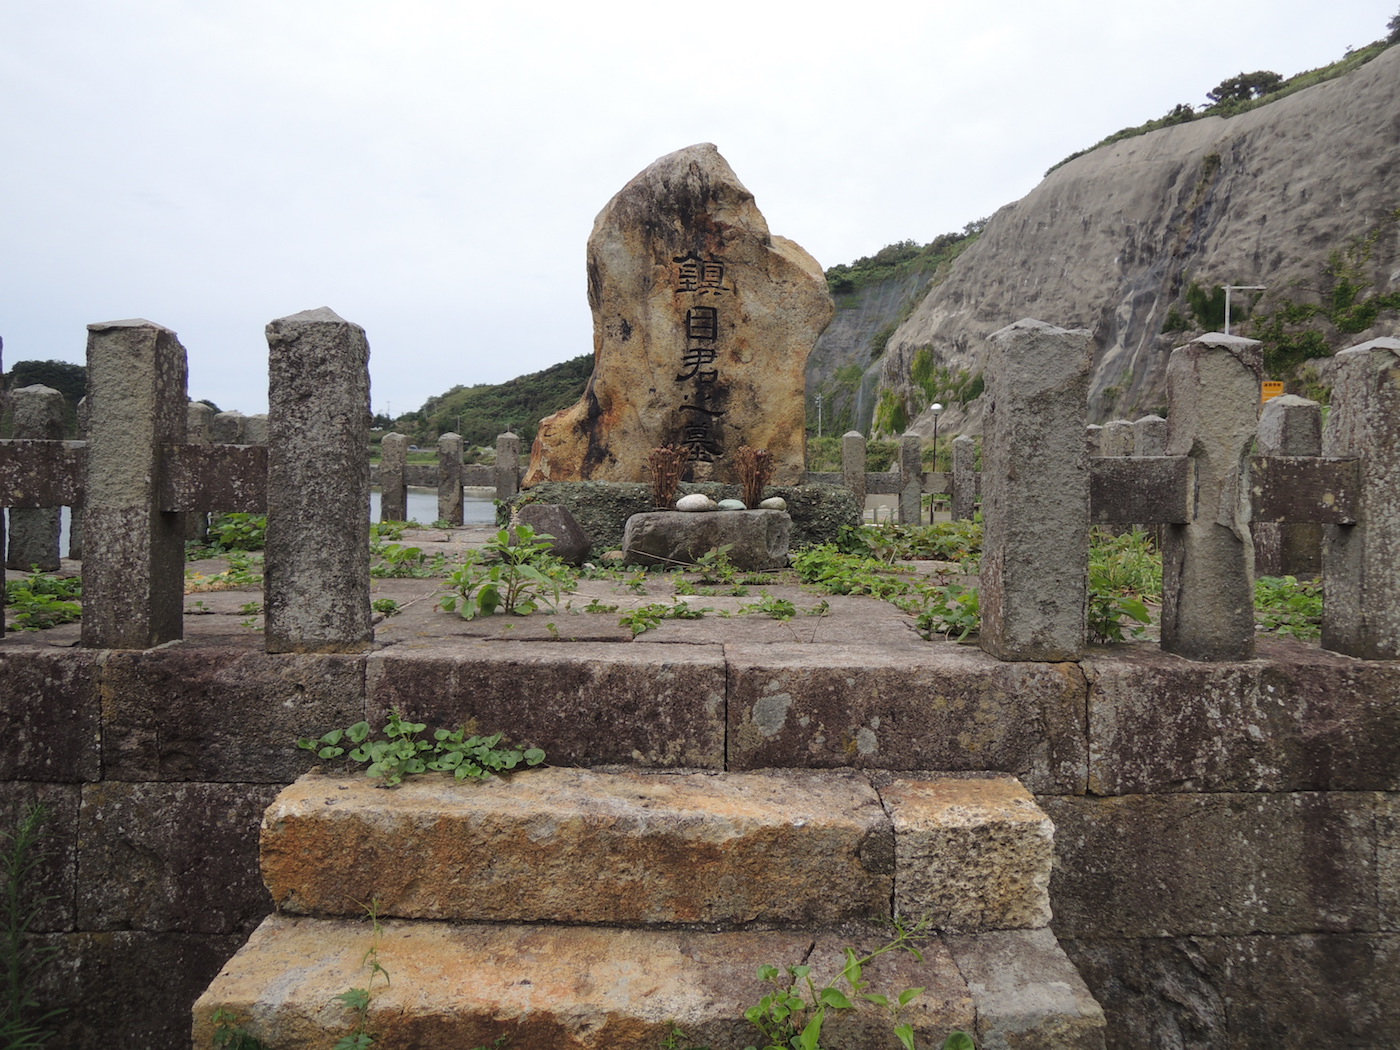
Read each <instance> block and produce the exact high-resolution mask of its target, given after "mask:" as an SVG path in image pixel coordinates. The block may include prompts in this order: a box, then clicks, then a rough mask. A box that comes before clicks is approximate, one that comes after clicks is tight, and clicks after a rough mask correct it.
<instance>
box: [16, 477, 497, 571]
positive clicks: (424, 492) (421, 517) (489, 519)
mask: <svg viewBox="0 0 1400 1050" xmlns="http://www.w3.org/2000/svg"><path fill="white" fill-rule="evenodd" d="M4 513H5V526H6V529H5V535H6V536H8V535H9V516H10V512H9V511H8V510H7V511H5V512H4ZM408 516H409V518H411V519H412V520H413V521H421V522H422V523H423V524H424V525H427V524H429V523H430V522H434V521H436V520H437V516H438V515H437V490H436V489H409V490H408ZM68 519H69V514H68V508H67V507H64V508H63V513H62V517H61V524H60V529H59V536H58V549H59V552H60V553H61V554H62V555H63V556H64V557H65V558H66V557H68ZM369 520H370V521H378V520H379V490H378V489H377V488H376V489H371V490H370V494H369ZM462 520H463V523H464V524H466V525H494V524H495V523H496V504H495V502H494V501H493V500H489V499H482V498H481V497H478V496H463V497H462Z"/></svg>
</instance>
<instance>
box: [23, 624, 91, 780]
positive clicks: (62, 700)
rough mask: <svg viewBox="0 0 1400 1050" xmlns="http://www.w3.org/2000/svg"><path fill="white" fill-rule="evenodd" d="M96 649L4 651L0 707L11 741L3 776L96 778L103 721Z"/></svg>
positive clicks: (42, 778)
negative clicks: (92, 650)
mask: <svg viewBox="0 0 1400 1050" xmlns="http://www.w3.org/2000/svg"><path fill="white" fill-rule="evenodd" d="M97 665H98V658H97V654H95V653H87V652H55V651H53V650H43V649H18V648H7V649H5V650H4V651H0V711H4V712H5V720H6V725H8V726H9V731H8V733H7V738H8V739H7V746H6V747H5V748H3V749H0V780H50V781H69V782H72V781H81V780H96V779H97V778H98V777H99V776H100V775H101V768H102V767H101V754H100V733H101V721H100V713H99V704H98V698H97V693H96V690H95V689H94V686H93V678H94V675H95V673H96V670H95V669H96V667H97Z"/></svg>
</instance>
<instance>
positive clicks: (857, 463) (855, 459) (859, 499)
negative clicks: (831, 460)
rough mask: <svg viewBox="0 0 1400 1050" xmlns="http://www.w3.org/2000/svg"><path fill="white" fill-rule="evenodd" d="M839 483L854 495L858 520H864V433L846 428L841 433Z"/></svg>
mask: <svg viewBox="0 0 1400 1050" xmlns="http://www.w3.org/2000/svg"><path fill="white" fill-rule="evenodd" d="M841 484H843V485H844V486H845V487H846V488H848V489H850V490H851V495H853V496H854V497H855V500H856V507H857V509H858V510H859V512H860V520H861V521H864V520H865V435H864V434H862V433H861V432H860V431H858V430H848V431H847V432H846V433H845V434H843V435H841Z"/></svg>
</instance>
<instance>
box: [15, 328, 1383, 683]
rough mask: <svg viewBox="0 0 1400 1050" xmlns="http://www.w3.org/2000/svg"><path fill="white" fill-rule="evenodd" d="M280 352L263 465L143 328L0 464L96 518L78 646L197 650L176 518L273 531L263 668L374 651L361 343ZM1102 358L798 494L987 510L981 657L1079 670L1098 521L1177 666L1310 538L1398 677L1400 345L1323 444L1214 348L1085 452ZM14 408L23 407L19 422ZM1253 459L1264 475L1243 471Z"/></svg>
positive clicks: (1364, 357) (94, 331) (179, 353)
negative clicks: (54, 420) (1146, 595)
mask: <svg viewBox="0 0 1400 1050" xmlns="http://www.w3.org/2000/svg"><path fill="white" fill-rule="evenodd" d="M267 336H268V344H269V353H270V364H269V377H270V379H269V385H270V395H269V402H270V412H269V415H268V417H267V421H266V436H267V441H268V444H267V445H237V444H227V443H215V442H211V441H206V440H205V434H204V432H203V430H202V428H201V427H200V426H198V425H192V423H195V419H194V416H195V413H194V412H192V411H191V410H190V408H189V406H188V401H187V395H186V363H185V352H184V348H183V347H181V345H180V343H179V342H178V340H177V339H176V338H175V335H174V333H173V332H170V331H169V330H168V329H165V328H162V327H161V326H159V325H155V324H152V323H150V322H148V321H120V322H111V323H107V324H96V325H91V326H89V336H88V383H89V388H88V389H89V399H88V400H89V405H88V411H87V416H88V422H87V426H88V434H89V441H88V442H71V441H61V440H56V439H54V438H52V437H47V436H39V437H20V438H16V439H14V440H10V441H5V442H0V505H3V506H6V507H9V508H12V509H13V510H14V511H15V526H14V527H15V530H16V532H17V533H20V532H22V531H24V530H26V529H28V528H29V523H28V521H27V519H26V518H25V516H24V515H25V514H26V513H27V512H31V511H38V510H41V509H46V508H53V507H58V506H72V507H81V534H82V545H83V556H84V573H83V575H84V592H85V593H84V609H85V614H84V617H83V625H82V644H83V646H84V647H89V648H117V649H141V648H149V647H153V646H157V645H161V644H163V643H165V642H169V641H172V640H174V639H177V638H180V637H181V636H182V630H183V625H182V615H181V608H182V594H183V583H184V561H183V548H184V540H185V537H186V523H185V520H184V515H185V514H187V513H189V512H203V511H208V510H213V509H218V510H224V511H228V510H245V511H263V510H266V511H267V513H268V531H267V537H268V538H267V554H266V569H265V572H266V578H265V588H266V610H267V611H266V623H267V627H266V631H265V645H266V648H267V650H268V651H269V652H297V651H305V652H353V651H361V650H364V649H366V648H368V646H369V645H370V643H371V641H372V630H371V626H370V619H371V617H370V610H369V582H370V581H369V556H368V551H367V545H366V544H365V541H364V530H363V527H362V523H363V522H365V521H366V520H367V518H368V502H369V484H370V473H369V465H368V462H367V459H366V456H365V454H364V450H365V448H366V447H367V445H368V419H369V410H368V382H369V381H368V349H367V344H366V342H365V337H364V332H363V331H362V330H361V329H360V328H359V327H358V326H356V325H353V324H350V323H348V322H346V321H344V320H342V319H341V318H339V317H337V316H336V315H335V314H334V313H332V312H330V311H328V310H319V311H310V312H307V313H303V314H297V315H295V316H292V317H287V318H282V319H281V320H278V321H274V322H272V323H271V324H270V325H268V328H267ZM1089 358H1090V348H1089V341H1088V336H1087V335H1085V334H1084V333H1082V332H1066V331H1063V330H1061V329H1056V328H1052V327H1051V326H1048V325H1044V324H1041V323H1040V322H1034V321H1023V322H1018V323H1017V324H1015V325H1012V326H1010V327H1008V328H1006V329H1003V330H1002V331H1001V332H999V333H997V334H996V336H994V337H993V339H992V348H991V355H990V359H989V364H988V368H987V374H988V376H989V377H991V378H990V380H989V384H988V388H987V404H988V408H987V412H986V416H985V420H986V422H985V433H984V437H983V473H982V474H981V475H978V474H976V473H975V472H974V471H973V469H972V466H973V446H972V443H971V441H970V440H968V439H965V438H960V439H958V440H957V441H955V442H954V443H953V444H954V469H953V471H951V472H948V473H937V472H924V471H921V470H920V460H919V451H920V450H919V442H918V439H917V437H915V436H913V435H906V436H905V437H904V438H903V439H902V440H901V445H900V468H899V469H898V470H896V471H890V472H888V473H883V474H882V473H867V472H866V471H865V470H864V443H863V439H861V438H860V436H859V435H857V434H848V435H847V436H846V439H845V442H844V446H843V451H844V460H845V467H846V469H845V470H843V472H842V473H841V474H840V475H834V474H833V475H825V474H809V475H808V479H809V481H818V482H830V481H835V480H840V481H841V482H842V483H844V484H845V485H846V487H848V488H850V489H852V490H853V491H856V492H857V494H858V495H861V496H862V497H863V495H864V494H865V493H868V492H872V491H873V492H894V493H897V494H898V495H899V502H900V507H901V511H902V513H901V517H902V518H903V520H906V521H915V520H918V517H917V515H918V508H919V503H920V496H921V494H922V493H925V492H932V493H944V492H946V493H950V494H951V496H952V503H953V509H954V515H955V516H957V517H968V516H970V515H971V513H972V508H973V505H974V499H975V497H976V495H977V494H978V493H979V490H980V495H981V499H982V506H983V511H984V517H985V551H984V555H983V561H982V580H981V591H982V595H981V604H982V615H983V628H982V635H981V637H982V642H981V644H982V647H983V648H984V649H985V650H986V651H987V652H989V653H991V654H993V655H994V656H997V657H998V658H1000V659H1003V660H1070V659H1075V658H1076V657H1077V656H1078V655H1079V653H1080V652H1081V650H1082V649H1083V647H1084V644H1085V607H1086V602H1087V536H1088V532H1089V528H1090V525H1091V524H1096V523H1098V524H1118V523H1121V524H1133V525H1140V526H1149V527H1156V528H1157V529H1158V531H1159V535H1160V537H1161V541H1162V546H1163V550H1164V555H1165V557H1164V560H1165V570H1164V594H1163V609H1162V648H1163V649H1165V650H1167V651H1169V652H1172V653H1177V654H1179V655H1182V656H1186V657H1189V658H1192V659H1205V660H1217V659H1247V658H1248V657H1249V656H1250V655H1251V654H1252V652H1253V646H1254V621H1253V616H1252V608H1253V575H1254V568H1255V553H1254V552H1255V543H1254V537H1253V536H1252V534H1251V523H1256V526H1262V527H1263V528H1262V531H1263V532H1265V533H1268V532H1269V530H1270V529H1275V530H1277V531H1275V532H1274V533H1272V535H1274V536H1275V540H1274V541H1271V542H1272V543H1273V547H1274V548H1276V549H1280V550H1281V549H1283V548H1285V547H1287V546H1288V545H1289V544H1290V543H1292V542H1293V540H1292V539H1291V538H1289V539H1287V540H1286V538H1288V537H1290V532H1289V530H1298V529H1311V530H1312V537H1313V538H1312V540H1308V539H1307V537H1306V536H1305V537H1304V538H1303V539H1302V540H1301V541H1299V543H1298V544H1295V546H1300V547H1301V548H1303V549H1306V548H1307V547H1308V545H1309V543H1311V544H1313V549H1314V550H1316V543H1317V533H1318V530H1319V529H1321V530H1323V535H1322V537H1321V540H1320V545H1321V558H1320V561H1321V570H1322V574H1323V577H1324V591H1325V595H1326V604H1325V608H1324V623H1323V644H1324V646H1325V647H1327V648H1329V649H1333V650H1335V651H1338V652H1342V653H1347V654H1350V655H1353V656H1360V657H1366V658H1380V659H1394V658H1397V657H1400V577H1397V574H1396V573H1395V571H1394V567H1395V565H1396V564H1397V562H1398V561H1400V486H1397V485H1396V484H1395V478H1396V476H1397V474H1398V473H1400V404H1397V402H1400V385H1397V379H1396V377H1397V375H1400V341H1396V340H1393V339H1380V340H1375V341H1373V342H1370V343H1367V344H1365V345H1363V346H1359V347H1355V348H1352V349H1351V350H1347V351H1343V352H1342V353H1340V354H1338V355H1337V362H1338V367H1337V372H1336V375H1337V382H1336V387H1335V389H1334V393H1333V401H1332V415H1331V419H1330V421H1329V425H1328V428H1327V431H1326V434H1325V435H1320V418H1321V416H1320V409H1319V408H1318V406H1316V405H1313V404H1311V403H1308V402H1304V401H1302V400H1301V399H1298V398H1286V399H1283V400H1282V401H1280V402H1277V403H1276V404H1274V405H1271V406H1270V407H1269V408H1268V409H1266V411H1265V413H1264V418H1263V421H1262V422H1259V421H1258V404H1257V402H1258V383H1259V372H1260V352H1259V346H1258V344H1257V343H1255V342H1253V341H1251V340H1246V339H1240V338H1237V337H1228V336H1220V335H1208V336H1203V337H1201V338H1200V339H1197V340H1196V341H1194V342H1192V343H1190V344H1188V345H1187V346H1184V347H1180V348H1178V349H1177V350H1176V351H1175V352H1174V353H1173V355H1172V358H1171V362H1170V365H1169V368H1168V395H1169V399H1170V410H1169V419H1168V420H1165V421H1164V420H1160V419H1156V418H1154V417H1148V418H1147V419H1144V420H1139V421H1138V422H1137V423H1132V424H1130V423H1127V422H1126V421H1121V420H1119V421H1114V422H1112V423H1109V424H1106V425H1104V426H1103V427H1102V428H1097V429H1095V428H1091V429H1090V439H1089V440H1088V441H1086V439H1085V429H1084V411H1085V408H1084V406H1085V404H1086V400H1087V383H1088V370H1089ZM24 394H26V392H25V391H17V392H16V394H15V399H16V404H17V406H20V407H23V405H22V402H24V400H25V398H23V397H20V396H19V395H24ZM36 404H37V402H36ZM31 416H32V417H33V418H32V419H31V418H30V417H31ZM47 418H48V417H47V415H45V411H44V410H43V409H42V408H36V409H34V411H32V412H31V411H30V410H29V409H28V408H25V410H24V411H23V412H21V411H19V410H17V411H16V413H15V419H16V425H17V427H18V428H19V429H20V430H21V431H22V432H24V433H36V432H37V433H40V434H43V433H45V431H44V422H43V421H44V420H45V419H47ZM242 434H243V436H244V437H245V438H246V437H247V435H248V431H247V430H246V429H245V430H244V431H243V432H242ZM192 436H193V438H194V439H193V440H192V439H191V438H192ZM212 436H213V435H210V437H212ZM258 436H262V435H261V434H259V435H258ZM1256 442H1257V445H1258V450H1259V453H1260V454H1259V455H1251V451H1252V449H1253V448H1254V446H1255V444H1256ZM383 444H384V455H383V462H382V463H381V465H380V468H379V471H380V481H381V485H382V486H383V491H384V508H385V509H384V515H385V516H386V517H390V518H396V517H397V518H401V517H403V516H404V513H405V511H404V508H403V506H402V500H403V491H404V487H405V482H404V478H405V470H404V453H405V452H406V445H407V441H406V439H405V438H403V437H402V436H401V435H394V434H391V435H388V436H386V437H385V438H384V443H383ZM1094 444H1096V445H1097V449H1096V450H1095V449H1093V448H1091V447H1090V446H1091V445H1094ZM460 446H461V442H460V439H459V438H457V436H456V435H445V436H444V438H443V439H442V441H441V443H440V449H439V453H440V458H439V477H438V480H439V485H440V487H439V492H440V497H439V513H440V517H442V518H444V519H446V520H460V514H461V509H460V508H461V490H462V485H463V478H464V472H463V467H462V465H461V447H460ZM1093 451H1097V452H1098V453H1099V454H1098V455H1093V454H1092V452H1093ZM1128 452H1131V453H1133V454H1132V455H1127V454H1126V453H1128ZM1144 453H1145V454H1144ZM490 469H491V474H490V477H491V478H492V479H493V480H494V482H495V485H496V488H497V493H498V496H500V497H501V498H507V497H509V496H510V495H513V494H514V493H515V491H517V488H518V485H519V476H520V473H519V472H520V445H519V439H518V438H517V437H516V436H515V435H513V434H507V435H502V437H501V438H500V439H499V440H498V442H497V462H496V465H495V467H493V468H490ZM454 501H455V506H454ZM51 529H52V526H51V525H50V524H49V523H48V522H47V521H45V522H44V523H43V525H42V530H43V531H44V532H45V533H47V532H49V531H51ZM0 538H2V537H0ZM1314 556H1315V555H1314ZM1271 571H1277V569H1276V567H1271Z"/></svg>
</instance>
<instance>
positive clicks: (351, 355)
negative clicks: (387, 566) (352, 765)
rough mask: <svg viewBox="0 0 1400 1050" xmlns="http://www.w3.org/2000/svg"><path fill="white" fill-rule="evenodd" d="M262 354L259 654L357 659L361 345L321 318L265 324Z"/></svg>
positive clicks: (361, 609)
mask: <svg viewBox="0 0 1400 1050" xmlns="http://www.w3.org/2000/svg"><path fill="white" fill-rule="evenodd" d="M267 344H268V405H269V408H270V411H269V414H268V438H269V440H268V469H267V551H266V581H265V584H264V588H265V591H266V595H267V627H266V631H265V638H266V645H267V651H268V652H271V653H285V652H362V651H364V650H366V649H368V648H369V647H370V645H371V643H372V642H373V640H374V631H373V627H372V626H371V612H370V606H369V581H370V577H369V544H368V542H367V541H366V529H367V527H368V524H369V457H368V455H367V454H366V449H368V448H369V417H370V410H369V343H368V341H367V340H366V339H365V332H364V329H363V328H361V327H360V326H359V325H355V324H351V323H350V322H348V321H346V320H344V319H342V318H341V317H339V316H338V315H337V314H336V313H335V312H334V311H332V310H329V309H326V308H325V307H322V308H320V309H318V310H307V311H305V312H303V313H299V314H293V315H292V316H290V317H283V318H280V319H278V320H276V321H273V322H271V323H270V324H269V325H268V326H267Z"/></svg>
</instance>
